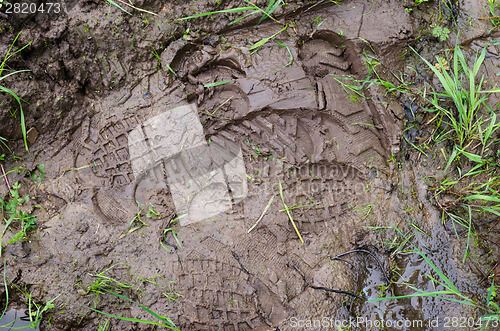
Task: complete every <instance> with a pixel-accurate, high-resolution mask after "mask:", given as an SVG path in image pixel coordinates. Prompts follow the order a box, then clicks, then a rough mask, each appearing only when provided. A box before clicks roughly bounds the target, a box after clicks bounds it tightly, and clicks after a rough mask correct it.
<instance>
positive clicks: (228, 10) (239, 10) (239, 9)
mask: <svg viewBox="0 0 500 331" xmlns="http://www.w3.org/2000/svg"><path fill="white" fill-rule="evenodd" d="M254 8H255V6H253V7H238V8H231V9H224V10H216V11H211V12H208V13H202V14H196V15H191V16H186V17H181V18H178V19H177V21H183V20H189V19H192V18H197V17H203V16H210V15H214V14H223V13H237V12H242V11H247V10H251V9H254Z"/></svg>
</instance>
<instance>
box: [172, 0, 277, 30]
mask: <svg viewBox="0 0 500 331" xmlns="http://www.w3.org/2000/svg"><path fill="white" fill-rule="evenodd" d="M244 1H245V2H246V3H247V4H248V5H249V6H245V7H237V8H231V9H223V10H216V11H212V12H206V13H201V14H196V15H191V16H186V17H182V18H178V19H177V20H178V21H183V20H189V19H193V18H198V17H204V16H212V15H216V14H228V13H238V12H250V13H248V14H246V15H244V16H242V17H239V18H237V19H235V20H233V21H231V22H230V23H229V24H228V25H233V24H236V23H238V22H239V21H241V20H242V19H244V18H246V17H249V16H252V15H255V14H259V13H262V16H261V18H260V19H259V22H258V23H257V24H260V23H261V22H262V21H263V20H264V19H266V18H269V19H271V20H273V21H275V22H279V21H278V20H276V19H275V18H274V17H272V16H271V15H272V14H273V12H274V11H275V10H276V9H277V8H278V6H279V5H280V4H281V3H282V0H269V3H268V5H267V7H266V9H265V10H263V9H261V8H259V7H258V6H257V5H256V4H254V3H252V2H251V1H249V0H244Z"/></svg>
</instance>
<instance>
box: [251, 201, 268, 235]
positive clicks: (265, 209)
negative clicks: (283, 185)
mask: <svg viewBox="0 0 500 331" xmlns="http://www.w3.org/2000/svg"><path fill="white" fill-rule="evenodd" d="M273 200H274V195H273V196H272V197H271V199H269V202H268V203H267V206H266V207H265V208H264V210H263V211H262V214H260V217H259V219H258V220H257V222H255V224H254V225H253V226H252V227H251V228H250V229H248V231H247V233H250V231H252V230H253V229H254V228H255V227H256V226H257V224H259V222H260V221H261V220H262V218H263V217H264V214H265V213H266V212H267V210H268V209H269V207H271V204H272V203H273Z"/></svg>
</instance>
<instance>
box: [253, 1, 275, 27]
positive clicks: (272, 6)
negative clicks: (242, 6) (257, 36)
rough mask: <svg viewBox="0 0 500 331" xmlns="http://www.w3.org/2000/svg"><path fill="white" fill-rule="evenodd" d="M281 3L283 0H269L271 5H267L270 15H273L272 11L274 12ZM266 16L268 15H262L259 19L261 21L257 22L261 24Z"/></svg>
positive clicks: (267, 11)
mask: <svg viewBox="0 0 500 331" xmlns="http://www.w3.org/2000/svg"><path fill="white" fill-rule="evenodd" d="M280 3H281V0H271V1H269V5H267V9H266V13H268V14H269V15H271V14H272V13H274V11H275V10H276V8H278V6H279V5H280ZM265 18H266V15H262V17H261V18H260V20H259V23H257V24H260V23H261V22H262V21H263V20H264V19H265Z"/></svg>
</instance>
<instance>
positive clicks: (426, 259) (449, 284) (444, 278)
mask: <svg viewBox="0 0 500 331" xmlns="http://www.w3.org/2000/svg"><path fill="white" fill-rule="evenodd" d="M393 226H394V225H393ZM394 228H395V229H396V231H397V232H399V234H400V235H402V236H403V237H406V236H405V235H404V234H403V233H402V232H401V231H400V230H399V229H398V228H397V227H396V226H394ZM409 243H410V245H412V246H413V248H414V249H415V251H416V252H417V253H418V254H419V255H420V256H422V258H423V259H424V260H425V261H426V262H427V263H428V264H429V265H430V266H431V268H432V269H433V270H434V271H435V272H436V273H437V274H438V275H439V277H440V278H441V279H442V280H443V281H444V282H445V284H446V285H447V286H448V287H449V288H450V289H451V290H452V291H453V292H455V293H460V291H459V290H458V289H457V288H456V286H455V285H453V283H452V282H451V281H450V279H449V278H448V277H446V276H445V274H443V272H442V271H441V270H439V268H438V267H436V266H435V265H434V263H432V261H431V260H429V258H428V257H427V256H426V255H425V254H424V253H423V252H422V251H420V250H419V249H418V247H417V246H415V245H414V244H413V243H412V242H410V241H409Z"/></svg>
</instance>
